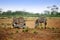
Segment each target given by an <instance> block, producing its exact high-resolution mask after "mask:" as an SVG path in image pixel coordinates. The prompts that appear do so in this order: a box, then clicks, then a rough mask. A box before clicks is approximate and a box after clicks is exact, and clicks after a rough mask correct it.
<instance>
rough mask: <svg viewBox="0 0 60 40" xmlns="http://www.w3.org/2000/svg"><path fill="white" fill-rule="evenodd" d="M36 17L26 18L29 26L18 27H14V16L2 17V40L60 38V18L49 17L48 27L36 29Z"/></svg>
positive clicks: (0, 20)
mask: <svg viewBox="0 0 60 40" xmlns="http://www.w3.org/2000/svg"><path fill="white" fill-rule="evenodd" d="M36 19H37V18H31V17H30V18H25V20H26V26H27V27H28V28H25V29H18V28H13V26H12V21H13V20H12V18H0V40H60V18H56V17H53V18H51V17H50V18H47V23H48V24H47V29H43V28H41V29H40V28H36V29H35V28H34V26H35V25H34V22H35V20H36ZM42 25H43V24H42ZM39 27H41V26H39Z"/></svg>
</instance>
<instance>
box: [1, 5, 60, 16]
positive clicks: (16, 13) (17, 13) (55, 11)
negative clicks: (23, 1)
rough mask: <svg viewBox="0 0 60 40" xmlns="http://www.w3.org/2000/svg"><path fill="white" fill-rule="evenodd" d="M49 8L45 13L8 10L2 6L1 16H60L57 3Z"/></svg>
mask: <svg viewBox="0 0 60 40" xmlns="http://www.w3.org/2000/svg"><path fill="white" fill-rule="evenodd" d="M47 8H48V9H49V10H45V11H44V13H30V12H25V11H14V12H12V11H11V10H8V11H6V12H4V11H2V8H0V17H20V16H22V17H39V16H47V17H60V12H58V10H59V8H58V7H57V6H56V5H53V6H52V7H47Z"/></svg>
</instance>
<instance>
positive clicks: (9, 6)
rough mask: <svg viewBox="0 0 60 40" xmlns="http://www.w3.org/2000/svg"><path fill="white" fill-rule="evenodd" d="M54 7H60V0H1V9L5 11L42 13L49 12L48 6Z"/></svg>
mask: <svg viewBox="0 0 60 40" xmlns="http://www.w3.org/2000/svg"><path fill="white" fill-rule="evenodd" d="M52 5H57V6H58V7H60V0H0V8H2V9H3V11H7V10H12V11H27V12H33V13H41V12H43V11H44V10H47V7H48V6H52ZM59 11H60V10H59Z"/></svg>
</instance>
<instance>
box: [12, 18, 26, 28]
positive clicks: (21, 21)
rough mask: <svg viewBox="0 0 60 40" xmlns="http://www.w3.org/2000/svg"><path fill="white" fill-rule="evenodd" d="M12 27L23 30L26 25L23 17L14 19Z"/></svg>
mask: <svg viewBox="0 0 60 40" xmlns="http://www.w3.org/2000/svg"><path fill="white" fill-rule="evenodd" d="M12 25H13V27H14V28H24V27H25V26H26V23H25V20H24V18H23V17H19V18H16V17H14V18H13V23H12Z"/></svg>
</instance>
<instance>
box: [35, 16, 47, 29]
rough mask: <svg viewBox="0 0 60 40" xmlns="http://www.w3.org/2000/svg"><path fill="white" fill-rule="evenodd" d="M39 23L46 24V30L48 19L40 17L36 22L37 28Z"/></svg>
mask: <svg viewBox="0 0 60 40" xmlns="http://www.w3.org/2000/svg"><path fill="white" fill-rule="evenodd" d="M39 23H40V24H41V23H44V28H45V29H46V25H47V19H46V17H43V16H42V17H39V18H38V19H36V21H35V28H36V27H37V26H38V25H39Z"/></svg>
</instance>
